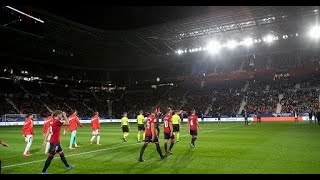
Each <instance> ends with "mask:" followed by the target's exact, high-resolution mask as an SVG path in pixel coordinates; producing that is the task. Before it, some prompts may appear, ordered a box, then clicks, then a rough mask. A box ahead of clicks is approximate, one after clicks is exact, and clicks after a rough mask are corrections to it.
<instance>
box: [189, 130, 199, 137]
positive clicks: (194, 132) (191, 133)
mask: <svg viewBox="0 0 320 180" xmlns="http://www.w3.org/2000/svg"><path fill="white" fill-rule="evenodd" d="M190 135H191V136H196V135H198V131H197V130H190Z"/></svg>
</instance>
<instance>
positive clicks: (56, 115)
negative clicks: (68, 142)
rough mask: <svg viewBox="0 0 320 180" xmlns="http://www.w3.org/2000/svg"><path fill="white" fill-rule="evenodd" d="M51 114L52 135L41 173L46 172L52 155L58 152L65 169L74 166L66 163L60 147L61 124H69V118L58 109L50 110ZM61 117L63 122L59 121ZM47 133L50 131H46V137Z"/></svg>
mask: <svg viewBox="0 0 320 180" xmlns="http://www.w3.org/2000/svg"><path fill="white" fill-rule="evenodd" d="M52 116H53V119H52V122H51V130H52V136H51V138H50V150H49V154H48V158H47V160H46V162H45V164H44V167H43V169H42V172H41V174H48V173H47V169H48V167H49V166H50V164H51V161H52V159H53V158H54V155H55V154H56V153H58V154H59V155H60V159H61V161H62V162H63V163H64V165H65V166H66V167H67V170H70V169H72V168H73V167H74V166H73V165H69V164H68V162H67V160H66V158H65V156H64V153H63V150H62V148H61V145H60V131H61V126H62V125H64V126H67V125H69V120H68V118H67V116H66V113H65V112H62V111H60V110H55V111H53V112H52ZM62 118H63V119H64V120H65V121H64V122H62V121H61V119H62ZM49 133H50V132H49V131H47V134H46V138H47V137H48V136H49ZM46 138H45V139H46Z"/></svg>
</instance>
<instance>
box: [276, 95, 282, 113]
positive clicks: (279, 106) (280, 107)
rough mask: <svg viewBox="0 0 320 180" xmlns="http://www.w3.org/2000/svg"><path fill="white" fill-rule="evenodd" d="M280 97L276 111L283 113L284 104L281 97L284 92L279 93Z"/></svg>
mask: <svg viewBox="0 0 320 180" xmlns="http://www.w3.org/2000/svg"><path fill="white" fill-rule="evenodd" d="M278 98H279V102H278V103H277V109H276V113H281V110H282V105H281V103H280V102H281V99H282V98H283V94H279V96H278Z"/></svg>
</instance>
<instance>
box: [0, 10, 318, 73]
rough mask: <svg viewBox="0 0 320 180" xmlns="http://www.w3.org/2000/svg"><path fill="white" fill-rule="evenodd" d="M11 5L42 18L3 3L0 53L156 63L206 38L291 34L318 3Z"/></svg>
mask: <svg viewBox="0 0 320 180" xmlns="http://www.w3.org/2000/svg"><path fill="white" fill-rule="evenodd" d="M16 8H17V9H19V10H21V11H24V12H29V13H31V14H32V15H33V16H35V17H39V18H40V19H42V20H44V24H42V23H35V21H33V20H30V18H26V17H24V16H21V15H20V14H19V13H16V12H12V11H11V10H10V9H8V8H6V7H2V9H1V13H2V14H5V15H6V17H8V18H7V19H2V20H1V25H2V26H0V27H1V28H0V32H1V36H2V37H1V38H3V39H5V41H4V43H6V45H7V46H6V48H5V49H3V51H2V52H1V54H2V55H12V54H14V55H16V56H19V57H21V58H22V57H23V58H28V59H33V60H41V61H46V62H51V63H55V64H57V63H58V64H59V63H62V64H69V65H74V66H86V67H103V68H108V69H113V68H125V67H126V68H131V67H136V68H137V67H140V68H146V67H151V66H157V65H159V64H161V63H163V62H166V61H165V60H164V59H168V58H169V57H170V56H176V54H175V52H176V51H177V50H178V49H181V48H193V47H203V46H205V45H206V43H207V42H208V40H210V39H218V40H220V41H227V40H231V39H234V40H239V39H243V38H245V37H247V36H250V37H252V38H259V39H262V38H263V36H265V35H266V34H268V33H272V34H274V35H279V36H281V37H282V35H284V34H292V33H294V34H295V33H297V32H300V31H304V28H306V27H308V26H310V25H311V24H312V23H314V22H315V20H316V19H315V18H316V17H317V15H318V11H319V7H318V6H299V7H296V6H290V7H286V6H281V7H274V6H258V7H257V6H231V7H229V6H228V7H224V6H221V7H211V6H209V7H198V6H197V7H109V8H106V9H104V8H98V9H96V8H95V7H92V8H90V7H87V8H86V10H85V9H78V10H76V9H75V8H73V9H74V10H70V9H68V8H65V9H63V8H62V9H60V11H57V9H55V8H45V7H43V8H41V7H16ZM20 20H21V21H20ZM164 57H165V58H164Z"/></svg>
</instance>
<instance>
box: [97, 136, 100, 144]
mask: <svg viewBox="0 0 320 180" xmlns="http://www.w3.org/2000/svg"><path fill="white" fill-rule="evenodd" d="M97 144H100V135H98V136H97Z"/></svg>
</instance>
